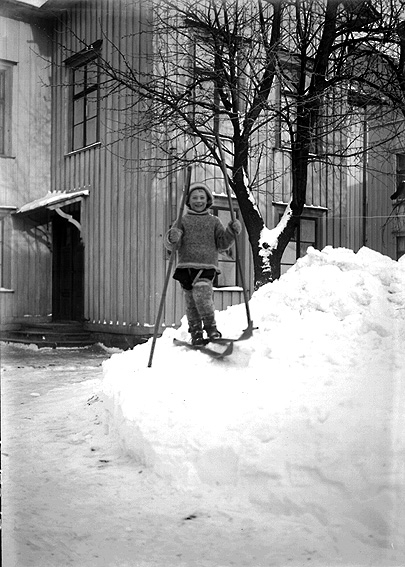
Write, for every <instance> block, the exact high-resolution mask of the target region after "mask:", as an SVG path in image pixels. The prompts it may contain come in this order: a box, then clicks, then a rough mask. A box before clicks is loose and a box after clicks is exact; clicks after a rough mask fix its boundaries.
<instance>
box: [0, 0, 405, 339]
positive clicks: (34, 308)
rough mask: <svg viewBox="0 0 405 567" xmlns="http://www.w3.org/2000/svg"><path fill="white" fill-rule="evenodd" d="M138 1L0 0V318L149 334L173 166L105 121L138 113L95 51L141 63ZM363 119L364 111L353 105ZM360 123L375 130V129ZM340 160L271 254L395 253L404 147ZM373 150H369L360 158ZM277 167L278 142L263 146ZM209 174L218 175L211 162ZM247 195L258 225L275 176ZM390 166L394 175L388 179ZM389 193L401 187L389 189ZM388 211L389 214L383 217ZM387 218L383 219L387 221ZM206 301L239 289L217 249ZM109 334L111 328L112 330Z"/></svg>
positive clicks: (285, 162) (231, 297) (179, 183)
mask: <svg viewBox="0 0 405 567" xmlns="http://www.w3.org/2000/svg"><path fill="white" fill-rule="evenodd" d="M149 17H150V14H149V12H148V4H147V3H145V2H141V1H134V2H117V1H115V0H86V1H77V2H76V1H73V0H72V1H69V0H26V2H17V1H16V0H3V3H2V5H1V7H0V30H1V35H0V73H1V75H0V77H1V85H0V97H1V98H0V104H1V105H2V106H1V109H0V112H1V113H2V114H1V117H0V118H1V120H2V123H1V130H0V132H1V136H2V139H1V140H0V213H1V221H0V222H1V232H0V234H1V241H0V254H1V255H0V258H1V287H0V307H1V325H2V329H3V330H5V329H12V328H16V327H18V326H21V325H24V324H27V323H28V322H32V321H33V320H34V321H50V320H52V321H80V322H82V323H83V325H84V326H85V328H86V329H87V330H88V331H90V332H91V333H92V334H93V336H94V337H97V338H98V339H99V340H101V341H109V342H114V340H115V342H117V343H119V342H120V340H121V339H125V340H126V341H127V344H133V343H135V342H136V341H138V340H141V339H142V338H145V337H147V336H149V335H150V334H151V333H153V329H154V324H155V320H156V315H157V310H158V305H159V301H160V298H161V293H162V289H163V283H164V278H165V274H166V270H167V265H168V261H169V257H168V253H167V251H166V250H165V247H164V235H165V233H166V231H167V229H168V227H169V226H170V225H171V224H172V223H173V222H174V220H175V218H176V215H177V209H178V205H179V202H180V199H181V193H182V190H183V186H184V182H185V171H184V172H180V173H179V172H177V173H175V172H171V171H170V164H168V166H167V168H166V170H165V171H164V172H163V174H160V173H158V172H156V168H149V169H148V167H146V165H145V164H147V163H152V162H153V159H154V154H153V149H152V147H151V146H150V145H149V144H148V141H147V140H146V141H145V140H141V139H138V138H134V137H132V138H124V137H122V136H121V134H120V131H119V128H118V127H117V124H119V123H120V122H121V121H122V120H123V116H126V117H128V113H131V116H130V118H131V120H139V119H140V114H139V113H140V112H141V111H140V110H137V109H135V110H134V109H132V108H131V109H128V107H127V105H126V101H125V99H124V98H123V97H122V96H120V93H119V92H118V91H117V92H114V91H111V92H110V94H109V96H108V97H104V96H103V88H102V83H103V78H102V77H101V76H100V70H99V68H98V66H97V58H98V57H99V56H100V54H102V57H103V59H104V60H110V61H111V62H112V64H113V65H123V64H124V63H123V59H122V58H119V57H118V56H117V47H118V49H119V51H121V52H122V53H124V54H125V57H126V60H127V61H131V64H132V65H134V66H135V68H140V69H143V70H145V68H146V67H145V66H147V65H148V58H147V55H148V53H150V51H151V50H152V49H153V44H152V43H151V41H150V40H148V39H147V37H148V36H147V35H142V34H141V33H134V32H140V31H142V30H146V29H147V26H148V25H149V21H150V19H149ZM365 120H366V118H365ZM373 135H378V132H375V133H374V134H373ZM378 159H381V156H380V158H379V156H378V155H373V156H371V155H369V156H368V157H367V161H365V162H364V163H362V164H360V166H359V164H352V165H350V164H349V167H348V168H347V170H346V171H345V172H340V173H339V174H336V172H334V171H331V170H328V168H327V166H326V165H325V166H314V167H313V168H312V169H311V171H310V181H309V184H310V191H309V193H308V201H307V203H308V204H307V206H306V208H305V212H304V215H303V223H302V230H301V233H300V236H299V241H296V242H292V243H291V244H290V246H289V247H288V250H287V251H286V253H285V256H284V258H283V265H284V269H287V268H288V267H289V266H290V265H292V264H293V263H294V262H295V261H296V259H297V257H299V255H302V254H303V253H305V250H306V248H307V247H308V246H309V245H312V246H315V247H317V248H323V247H324V246H326V245H332V246H345V247H349V248H353V249H354V250H358V249H359V248H360V247H361V246H363V245H366V246H369V247H371V248H373V249H375V250H378V251H380V252H382V253H384V254H387V255H389V256H391V257H392V258H397V257H399V256H400V255H401V254H403V253H404V252H405V244H404V239H405V228H404V225H403V223H402V224H401V218H402V217H401V216H398V215H397V213H398V212H400V209H399V208H398V207H396V208H395V207H393V204H394V205H395V204H400V203H401V200H400V201H396V200H394V201H393V200H391V199H390V195H391V194H393V193H394V192H395V190H396V179H399V178H400V177H401V176H405V149H404V145H403V143H402V145H401V143H400V142H399V141H398V148H397V149H396V150H395V148H394V150H392V148H391V149H390V152H389V157H388V159H386V156H385V157H384V160H383V161H382V162H381V163H378ZM373 160H374V161H373ZM266 167H267V168H271V169H273V170H274V171H275V172H276V171H278V172H285V171H288V168H289V152H288V149H286V148H283V147H282V145H279V146H276V147H274V150H273V151H272V153H271V155H268V156H266ZM192 175H193V179H192V180H193V181H204V182H206V183H207V184H210V183H211V188H212V189H213V190H214V191H215V193H216V208H215V211H214V212H215V214H217V215H219V216H220V217H222V218H223V220H226V219H227V218H228V216H229V211H228V210H227V207H228V206H227V201H226V198H225V194H224V188H223V185H222V183H221V181H220V179H219V177H218V178H217V179H216V180H215V179H214V181H212V179H211V180H208V179H205V178H204V175H205V174H204V171H203V170H201V169H199V168H194V169H193V174H192ZM218 176H219V174H218ZM273 179H274V181H273V182H271V183H269V184H268V185H267V186H266V188H265V190H263V187H262V188H261V189H260V190H258V192H257V195H256V199H257V201H258V203H259V205H260V207H261V210H262V211H263V212H264V213H265V216H266V222H267V226H268V227H270V228H271V227H272V226H274V225H275V224H276V223H277V222H278V220H279V217H280V215H281V214H282V212H283V210H284V207H285V205H286V203H287V202H288V200H289V192H290V186H289V176H288V175H274V176H273ZM401 179H402V178H401ZM399 199H401V196H399ZM393 210H394V211H395V215H396V217H395V219H394V217H393V216H392V215H393ZM387 219H390V220H389V221H388V223H387ZM242 262H243V265H244V269H245V272H246V278H247V281H248V282H249V283H248V287H249V289H248V292H249V293H251V292H252V291H253V289H252V283H251V282H252V280H253V275H252V266H251V261H250V253H249V249H248V243H247V238H246V236H245V237H243V239H242ZM222 267H223V274H224V275H223V276H222V279H221V280H220V281H218V282H217V287H216V291H215V301H216V305H217V308H218V309H223V308H225V307H226V306H228V305H232V304H236V303H240V302H241V301H242V300H243V294H242V290H241V288H240V286H239V283H240V282H238V280H237V276H236V270H235V265H234V259H232V258H229V257H228V258H227V257H224V258H223V259H222ZM183 313H184V308H183V300H182V296H181V293H180V291H179V289H178V286H177V285H175V283H174V282H171V283H170V285H169V288H168V294H167V301H166V308H165V313H164V316H163V326H177V325H178V324H179V322H180V319H181V317H182V316H183ZM120 344H122V340H121V342H120Z"/></svg>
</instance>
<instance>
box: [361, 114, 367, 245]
mask: <svg viewBox="0 0 405 567" xmlns="http://www.w3.org/2000/svg"><path fill="white" fill-rule="evenodd" d="M367 145H368V132H367V106H365V107H364V116H363V180H362V217H363V235H362V244H363V246H367Z"/></svg>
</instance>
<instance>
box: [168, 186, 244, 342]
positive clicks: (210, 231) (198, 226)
mask: <svg viewBox="0 0 405 567" xmlns="http://www.w3.org/2000/svg"><path fill="white" fill-rule="evenodd" d="M212 203H213V197H212V194H211V192H210V191H209V189H208V188H207V187H205V186H204V185H201V184H194V185H192V186H191V187H190V190H189V193H188V195H187V198H186V205H187V207H188V211H187V213H186V214H185V215H184V216H183V218H182V219H181V221H180V225H179V228H176V227H173V228H171V229H170V230H169V231H168V233H167V235H166V247H167V248H168V249H172V248H174V246H173V245H178V252H179V262H178V264H177V267H176V270H175V272H174V274H173V278H174V279H175V280H178V281H179V282H180V284H181V286H182V288H183V290H184V294H185V300H186V315H187V320H188V325H189V333H190V334H191V343H192V344H193V345H202V344H204V343H205V340H204V338H203V325H204V330H205V332H206V333H207V337H208V340H215V339H219V338H220V337H221V336H222V335H221V333H220V332H219V331H218V329H217V326H216V322H215V306H214V298H213V288H212V282H213V280H214V278H215V275H216V274H219V273H220V270H219V268H218V251H223V250H226V249H227V248H229V247H230V246H231V244H232V242H233V241H234V239H235V234H239V233H240V232H241V230H242V226H241V224H240V222H239V221H238V220H235V221H234V222H232V221H231V222H230V223H229V224H228V226H227V228H226V229H225V228H224V226H223V224H222V223H221V221H220V220H219V219H218V217H215V216H213V215H212V214H211V213H210V211H209V209H210V207H211V206H212Z"/></svg>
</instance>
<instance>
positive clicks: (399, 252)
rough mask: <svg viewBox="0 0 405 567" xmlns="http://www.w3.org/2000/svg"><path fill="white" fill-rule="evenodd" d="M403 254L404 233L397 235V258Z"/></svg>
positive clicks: (404, 252) (404, 247) (404, 245)
mask: <svg viewBox="0 0 405 567" xmlns="http://www.w3.org/2000/svg"><path fill="white" fill-rule="evenodd" d="M404 254H405V235H402V236H397V260H399V259H400V258H401V256H404Z"/></svg>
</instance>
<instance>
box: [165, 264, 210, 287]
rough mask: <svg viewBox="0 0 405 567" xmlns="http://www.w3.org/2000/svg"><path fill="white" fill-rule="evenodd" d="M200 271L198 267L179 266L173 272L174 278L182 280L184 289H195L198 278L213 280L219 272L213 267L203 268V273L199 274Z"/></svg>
mask: <svg viewBox="0 0 405 567" xmlns="http://www.w3.org/2000/svg"><path fill="white" fill-rule="evenodd" d="M200 271H201V270H198V269H197V268H177V269H176V270H175V272H174V274H173V279H175V280H177V281H178V282H180V284H181V287H182V288H183V289H187V290H190V289H193V284H194V283H195V280H196V279H197V280H209V281H213V279H214V278H215V276H216V273H217V272H216V270H214V269H213V268H212V269H211V268H210V269H208V270H202V271H201V274H200V275H198V274H199V272H200ZM197 276H198V277H197Z"/></svg>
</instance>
